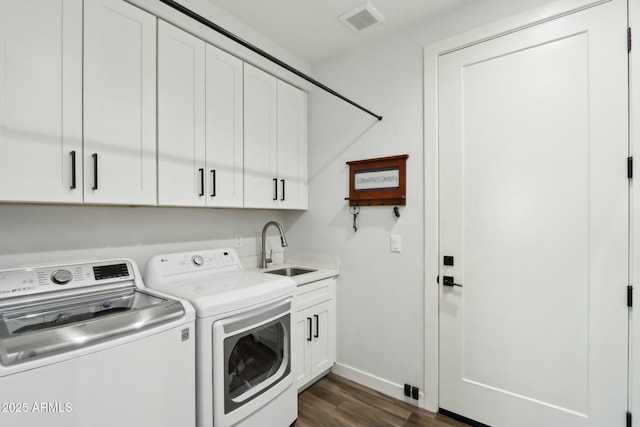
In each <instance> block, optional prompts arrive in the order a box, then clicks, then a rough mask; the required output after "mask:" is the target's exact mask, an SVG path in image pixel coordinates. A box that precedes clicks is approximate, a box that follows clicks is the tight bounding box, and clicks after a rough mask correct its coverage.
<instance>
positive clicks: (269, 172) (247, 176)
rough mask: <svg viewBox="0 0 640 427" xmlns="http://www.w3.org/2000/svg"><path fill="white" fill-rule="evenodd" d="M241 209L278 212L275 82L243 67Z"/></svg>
mask: <svg viewBox="0 0 640 427" xmlns="http://www.w3.org/2000/svg"><path fill="white" fill-rule="evenodd" d="M244 82H245V83H244V206H245V207H246V208H277V207H278V195H277V192H278V181H277V179H278V177H277V145H276V144H277V139H276V138H277V123H276V112H277V111H276V110H277V84H276V82H277V79H276V78H275V77H273V76H271V75H269V74H267V73H265V72H263V71H261V70H259V69H257V68H255V67H253V66H251V65H249V64H245V65H244Z"/></svg>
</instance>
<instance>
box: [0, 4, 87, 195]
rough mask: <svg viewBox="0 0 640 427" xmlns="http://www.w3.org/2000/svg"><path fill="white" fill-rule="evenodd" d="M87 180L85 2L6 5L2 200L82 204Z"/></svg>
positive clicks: (0, 99) (0, 56)
mask: <svg viewBox="0 0 640 427" xmlns="http://www.w3.org/2000/svg"><path fill="white" fill-rule="evenodd" d="M81 174H82V0H64V1H62V0H56V1H54V0H31V1H28V2H27V1H16V0H0V200H3V201H29V202H63V203H79V202H82V176H81ZM74 184H75V185H74Z"/></svg>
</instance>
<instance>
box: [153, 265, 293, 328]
mask: <svg viewBox="0 0 640 427" xmlns="http://www.w3.org/2000/svg"><path fill="white" fill-rule="evenodd" d="M147 286H149V287H150V288H155V289H158V290H161V291H164V292H166V293H169V294H172V295H175V296H178V297H181V298H184V299H187V300H189V301H190V302H191V303H192V304H193V306H194V307H195V308H196V315H197V316H198V317H200V318H204V317H210V316H217V315H220V314H224V313H228V312H231V311H235V310H239V309H243V308H246V307H251V306H253V305H256V304H261V303H264V302H268V301H274V300H278V299H283V298H286V297H288V296H292V295H293V294H294V293H295V290H296V283H295V281H294V280H293V279H291V278H290V277H284V276H274V275H272V274H265V273H264V272H262V271H247V270H241V271H234V272H227V273H225V274H219V275H214V276H209V277H203V278H199V279H197V280H190V281H176V282H174V283H162V284H153V283H149V282H148V281H147Z"/></svg>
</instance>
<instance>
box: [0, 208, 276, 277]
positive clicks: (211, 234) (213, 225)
mask: <svg viewBox="0 0 640 427" xmlns="http://www.w3.org/2000/svg"><path fill="white" fill-rule="evenodd" d="M283 217H284V215H283V214H282V212H278V211H269V210H264V211H260V210H248V209H247V210H238V209H205V208H158V207H113V206H112V207H109V206H47V205H42V206H41V205H0V236H1V237H0V269H2V268H14V267H18V266H27V265H38V264H43V263H58V262H65V261H75V260H78V261H79V260H87V259H107V258H120V257H127V258H132V259H133V260H134V261H136V262H137V263H138V265H139V267H140V268H141V269H143V268H144V265H145V264H146V262H147V260H148V259H149V258H150V257H151V256H153V255H157V254H160V253H171V252H180V251H188V250H196V249H206V248H223V247H231V248H234V247H235V236H236V235H240V236H242V239H241V241H242V247H241V248H238V249H236V250H237V251H238V253H239V254H240V256H244V257H250V256H255V255H258V254H259V253H260V244H261V242H260V235H261V233H262V227H263V226H264V224H265V223H266V222H267V221H270V220H275V221H279V222H280V223H283V222H284V218H283ZM268 242H269V245H268V247H267V248H268V249H269V248H272V249H273V251H274V253H277V252H281V251H282V249H281V248H280V244H279V242H280V240H279V237H278V236H277V235H276V233H275V230H273V229H272V230H270V231H269V239H268Z"/></svg>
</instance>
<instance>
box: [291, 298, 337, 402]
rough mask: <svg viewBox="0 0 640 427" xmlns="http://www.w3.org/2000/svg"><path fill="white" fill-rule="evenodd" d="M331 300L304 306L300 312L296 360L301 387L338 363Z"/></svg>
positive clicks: (298, 314)
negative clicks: (335, 353)
mask: <svg viewBox="0 0 640 427" xmlns="http://www.w3.org/2000/svg"><path fill="white" fill-rule="evenodd" d="M331 319H332V313H331V304H330V301H325V302H322V303H320V304H316V305H314V306H311V307H309V308H306V309H304V310H300V311H298V313H297V316H296V325H295V334H294V337H293V342H294V344H293V349H292V351H293V353H292V363H293V369H294V373H295V376H296V385H297V387H298V390H300V389H301V388H302V387H304V386H306V385H307V384H309V383H310V382H311V381H313V380H315V379H317V378H318V377H319V376H320V375H321V374H323V373H324V372H326V371H327V370H329V369H330V368H331V366H332V365H333V363H334V360H333V359H334V356H333V355H334V352H333V348H332V346H333V344H332V343H333V342H334V340H333V337H332V336H331V334H332V332H331V331H332V325H331V322H332V320H331Z"/></svg>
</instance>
